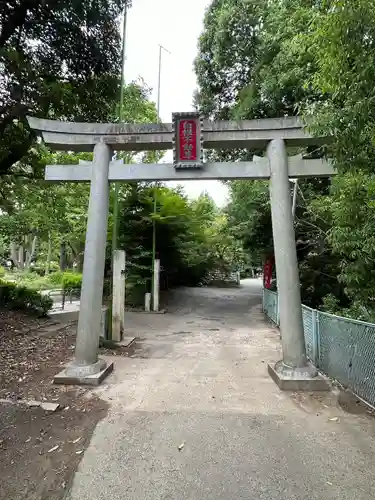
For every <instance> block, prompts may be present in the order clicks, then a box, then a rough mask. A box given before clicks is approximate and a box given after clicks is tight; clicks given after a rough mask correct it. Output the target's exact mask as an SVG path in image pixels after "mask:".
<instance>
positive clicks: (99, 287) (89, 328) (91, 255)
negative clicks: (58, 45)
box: [54, 142, 113, 385]
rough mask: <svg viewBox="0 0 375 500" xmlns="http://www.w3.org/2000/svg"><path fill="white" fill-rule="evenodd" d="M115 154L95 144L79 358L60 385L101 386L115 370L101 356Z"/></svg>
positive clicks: (58, 378)
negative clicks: (110, 178)
mask: <svg viewBox="0 0 375 500" xmlns="http://www.w3.org/2000/svg"><path fill="white" fill-rule="evenodd" d="M111 155H112V151H111V148H110V147H109V146H108V145H107V144H105V143H104V142H99V143H98V144H96V145H95V147H94V161H93V163H92V168H91V187H90V201H89V209H88V218H87V230H86V243H85V257H84V263H83V276H82V290H81V301H80V312H79V319H78V329H77V340H76V349H75V359H74V361H72V362H71V363H70V364H69V365H67V366H66V368H65V369H64V370H63V371H62V372H60V373H59V374H57V375H56V376H55V378H54V382H55V383H56V384H83V385H98V384H100V382H101V381H102V380H103V378H104V377H106V375H107V374H108V373H110V372H111V371H112V370H113V363H109V364H107V363H106V362H105V361H104V360H103V359H98V348H99V337H100V318H101V313H102V298H103V280H104V265H105V249H106V241H107V223H108V201H109V181H108V172H109V163H110V161H111Z"/></svg>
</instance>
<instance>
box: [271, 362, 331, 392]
mask: <svg viewBox="0 0 375 500" xmlns="http://www.w3.org/2000/svg"><path fill="white" fill-rule="evenodd" d="M268 373H269V374H270V376H271V378H272V380H273V381H274V382H276V384H277V385H278V386H279V387H280V389H281V390H282V391H306V392H313V391H329V390H330V389H331V386H330V384H329V381H328V379H326V378H324V377H322V376H321V375H318V373H317V370H316V368H315V367H314V366H313V365H311V364H310V363H308V364H307V365H306V366H304V367H302V368H290V367H289V366H286V365H284V363H283V362H282V361H278V362H277V363H276V364H275V365H274V364H269V365H268Z"/></svg>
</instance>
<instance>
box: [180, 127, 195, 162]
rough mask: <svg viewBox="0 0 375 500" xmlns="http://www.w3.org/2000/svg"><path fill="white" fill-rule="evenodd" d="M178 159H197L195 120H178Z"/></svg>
mask: <svg viewBox="0 0 375 500" xmlns="http://www.w3.org/2000/svg"><path fill="white" fill-rule="evenodd" d="M178 137H179V160H180V161H198V160H199V159H198V149H197V122H196V121H195V120H180V121H179V124H178Z"/></svg>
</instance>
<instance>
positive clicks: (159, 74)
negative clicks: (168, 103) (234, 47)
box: [151, 44, 171, 298]
mask: <svg viewBox="0 0 375 500" xmlns="http://www.w3.org/2000/svg"><path fill="white" fill-rule="evenodd" d="M163 50H164V51H165V52H167V53H168V54H171V52H170V51H169V50H168V49H166V48H165V47H163V46H162V45H160V44H159V70H158V97H157V107H156V111H157V120H158V122H159V121H160V89H161V63H162V53H163ZM153 215H154V216H153V219H152V284H151V287H152V292H153V293H152V297H153V298H154V297H155V290H154V289H153V287H154V283H155V258H156V219H155V217H156V190H155V189H154V213H153Z"/></svg>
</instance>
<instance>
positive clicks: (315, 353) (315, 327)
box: [311, 309, 319, 367]
mask: <svg viewBox="0 0 375 500" xmlns="http://www.w3.org/2000/svg"><path fill="white" fill-rule="evenodd" d="M311 314H312V318H311V319H312V346H311V348H312V358H313V359H312V362H313V363H314V365H315V366H316V367H318V364H319V324H318V318H319V317H318V311H317V310H316V309H313V310H312V311H311Z"/></svg>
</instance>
